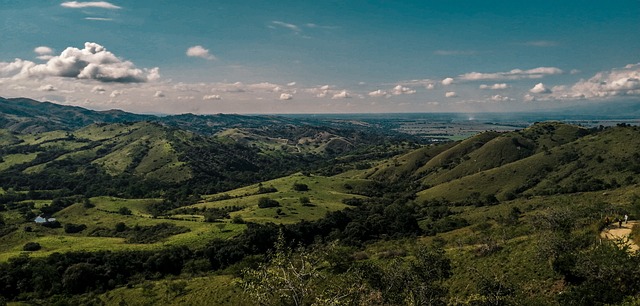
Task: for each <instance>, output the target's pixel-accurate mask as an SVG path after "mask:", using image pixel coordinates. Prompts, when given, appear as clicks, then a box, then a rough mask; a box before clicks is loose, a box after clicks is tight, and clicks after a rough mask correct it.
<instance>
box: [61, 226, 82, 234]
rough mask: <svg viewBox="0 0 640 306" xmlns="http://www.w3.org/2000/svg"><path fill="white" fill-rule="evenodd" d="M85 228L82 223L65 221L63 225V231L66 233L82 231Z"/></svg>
mask: <svg viewBox="0 0 640 306" xmlns="http://www.w3.org/2000/svg"><path fill="white" fill-rule="evenodd" d="M86 228H87V226H86V225H84V224H73V223H66V224H65V225H64V232H65V233H67V234H75V233H79V232H82V231H84V230H85V229H86Z"/></svg>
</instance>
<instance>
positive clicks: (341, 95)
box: [331, 90, 351, 99]
mask: <svg viewBox="0 0 640 306" xmlns="http://www.w3.org/2000/svg"><path fill="white" fill-rule="evenodd" d="M348 98H351V94H349V93H348V92H347V91H346V90H343V91H341V92H339V93H337V94H335V95H333V97H331V99H348Z"/></svg>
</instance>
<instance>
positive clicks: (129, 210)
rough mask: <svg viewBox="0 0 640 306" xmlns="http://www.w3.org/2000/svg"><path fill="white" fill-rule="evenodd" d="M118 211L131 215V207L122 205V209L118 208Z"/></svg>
mask: <svg viewBox="0 0 640 306" xmlns="http://www.w3.org/2000/svg"><path fill="white" fill-rule="evenodd" d="M118 213H119V214H121V215H125V216H129V215H131V209H129V208H128V207H120V209H118Z"/></svg>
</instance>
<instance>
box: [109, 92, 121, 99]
mask: <svg viewBox="0 0 640 306" xmlns="http://www.w3.org/2000/svg"><path fill="white" fill-rule="evenodd" d="M122 94H123V92H122V90H114V91H112V92H111V94H110V95H109V97H111V98H115V97H117V96H120V95H122Z"/></svg>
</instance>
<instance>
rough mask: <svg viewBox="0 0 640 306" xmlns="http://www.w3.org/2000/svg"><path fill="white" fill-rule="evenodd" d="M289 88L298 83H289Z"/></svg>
mask: <svg viewBox="0 0 640 306" xmlns="http://www.w3.org/2000/svg"><path fill="white" fill-rule="evenodd" d="M287 86H289V87H291V86H296V82H291V83H287Z"/></svg>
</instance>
